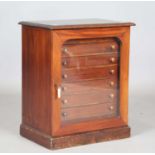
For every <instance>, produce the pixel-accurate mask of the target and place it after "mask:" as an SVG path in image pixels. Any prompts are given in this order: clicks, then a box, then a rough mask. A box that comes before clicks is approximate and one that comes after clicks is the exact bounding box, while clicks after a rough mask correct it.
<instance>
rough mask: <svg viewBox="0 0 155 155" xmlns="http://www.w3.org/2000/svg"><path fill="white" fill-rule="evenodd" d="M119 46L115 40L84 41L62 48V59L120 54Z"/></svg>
mask: <svg viewBox="0 0 155 155" xmlns="http://www.w3.org/2000/svg"><path fill="white" fill-rule="evenodd" d="M118 48H119V47H118V44H117V43H116V41H114V40H113V39H100V40H91V41H90V40H89V41H88V40H83V41H78V43H77V42H75V43H74V42H71V43H70V44H67V45H64V46H63V48H62V57H75V56H90V55H97V54H103V53H110V52H118Z"/></svg>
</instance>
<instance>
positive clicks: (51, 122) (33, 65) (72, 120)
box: [20, 21, 133, 149]
mask: <svg viewBox="0 0 155 155" xmlns="http://www.w3.org/2000/svg"><path fill="white" fill-rule="evenodd" d="M87 22H88V21H87ZM89 22H90V21H89ZM100 22H101V21H98V23H94V24H92V25H91V24H89V25H88V24H86V23H84V24H83V25H81V24H77V25H74V24H68V25H63V24H60V25H52V24H51V25H47V24H46V23H39V24H38V23H33V24H32V23H31V22H22V24H23V26H22V124H21V129H20V133H21V135H22V136H24V137H27V138H29V139H31V140H33V141H35V142H37V143H39V144H41V145H43V146H46V147H47V148H53V149H56V148H63V147H69V146H74V145H80V144H86V143H91V142H96V141H93V139H94V138H95V139H98V140H97V141H102V140H107V139H110V138H111V139H119V138H123V137H128V136H129V135H130V130H129V127H127V126H128V64H129V39H130V26H131V25H133V24H131V23H108V22H106V23H104V22H103V23H100ZM73 23H74V22H73ZM59 91H62V93H61V96H60V92H59ZM87 135H90V136H92V137H91V138H88V137H89V136H88V137H87ZM98 136H101V137H100V138H97V137H98ZM105 137H106V138H105ZM87 138H88V140H87ZM68 140H70V142H67V141H68Z"/></svg>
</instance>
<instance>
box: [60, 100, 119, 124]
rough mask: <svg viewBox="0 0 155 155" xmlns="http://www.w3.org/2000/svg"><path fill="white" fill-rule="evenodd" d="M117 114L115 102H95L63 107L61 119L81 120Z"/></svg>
mask: <svg viewBox="0 0 155 155" xmlns="http://www.w3.org/2000/svg"><path fill="white" fill-rule="evenodd" d="M114 116H117V109H116V104H114V103H106V104H103V103H102V104H96V105H89V106H81V107H74V108H64V109H63V110H62V114H61V118H62V120H63V121H75V122H77V121H82V120H86V119H90V118H92V119H97V118H103V117H104V118H108V117H114Z"/></svg>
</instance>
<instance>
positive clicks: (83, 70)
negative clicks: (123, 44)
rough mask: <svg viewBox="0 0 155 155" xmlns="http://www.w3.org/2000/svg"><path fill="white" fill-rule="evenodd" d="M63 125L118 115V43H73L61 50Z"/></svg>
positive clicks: (92, 40)
mask: <svg viewBox="0 0 155 155" xmlns="http://www.w3.org/2000/svg"><path fill="white" fill-rule="evenodd" d="M61 90H62V97H61V120H62V123H76V122H81V121H87V120H95V119H107V118H112V117H116V116H119V43H118V41H117V40H116V39H114V38H108V39H85V40H71V41H68V42H66V43H65V44H64V45H63V47H62V86H61Z"/></svg>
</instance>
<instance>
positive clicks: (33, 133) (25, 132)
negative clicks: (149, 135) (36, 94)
mask: <svg viewBox="0 0 155 155" xmlns="http://www.w3.org/2000/svg"><path fill="white" fill-rule="evenodd" d="M20 134H21V135H22V136H23V137H26V138H28V139H30V140H32V141H34V142H36V143H38V144H40V145H43V146H44V147H46V148H48V149H61V148H66V147H72V146H78V145H85V144H90V143H98V142H103V141H109V140H115V139H122V138H127V137H129V136H130V128H129V127H128V126H123V127H119V128H118V127H117V128H110V129H103V130H97V131H91V132H84V133H79V134H73V135H68V136H63V137H56V138H53V137H51V136H49V135H46V134H44V133H42V132H40V131H38V130H36V129H33V128H31V127H29V126H27V125H23V124H22V125H21V126H20Z"/></svg>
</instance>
